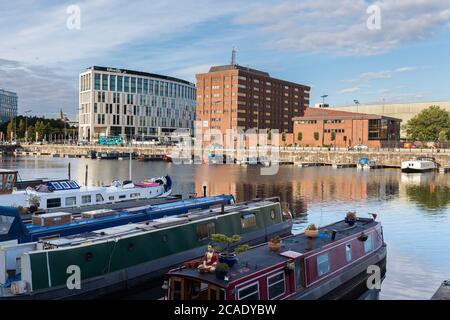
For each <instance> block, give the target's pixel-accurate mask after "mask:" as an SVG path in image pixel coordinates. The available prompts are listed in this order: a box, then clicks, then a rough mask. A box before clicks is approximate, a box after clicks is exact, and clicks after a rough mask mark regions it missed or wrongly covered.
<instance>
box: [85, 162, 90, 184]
mask: <svg viewBox="0 0 450 320" xmlns="http://www.w3.org/2000/svg"><path fill="white" fill-rule="evenodd" d="M88 169H89V167H88V165H86V171H85V173H84V186H85V187H87V181H88Z"/></svg>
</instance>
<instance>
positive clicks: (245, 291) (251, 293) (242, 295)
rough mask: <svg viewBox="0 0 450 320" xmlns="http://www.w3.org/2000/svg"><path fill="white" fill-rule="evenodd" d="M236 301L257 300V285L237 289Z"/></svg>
mask: <svg viewBox="0 0 450 320" xmlns="http://www.w3.org/2000/svg"><path fill="white" fill-rule="evenodd" d="M238 300H259V283H254V284H251V285H249V286H247V287H245V288H242V289H239V290H238Z"/></svg>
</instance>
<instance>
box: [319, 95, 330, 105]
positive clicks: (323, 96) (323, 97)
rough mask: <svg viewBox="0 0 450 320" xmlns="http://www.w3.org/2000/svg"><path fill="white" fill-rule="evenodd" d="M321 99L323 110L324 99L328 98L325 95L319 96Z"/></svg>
mask: <svg viewBox="0 0 450 320" xmlns="http://www.w3.org/2000/svg"><path fill="white" fill-rule="evenodd" d="M320 97H321V98H322V108H325V98H328V95H327V94H324V95H321V96H320Z"/></svg>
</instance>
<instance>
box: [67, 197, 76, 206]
mask: <svg viewBox="0 0 450 320" xmlns="http://www.w3.org/2000/svg"><path fill="white" fill-rule="evenodd" d="M75 205H77V197H68V198H66V206H75Z"/></svg>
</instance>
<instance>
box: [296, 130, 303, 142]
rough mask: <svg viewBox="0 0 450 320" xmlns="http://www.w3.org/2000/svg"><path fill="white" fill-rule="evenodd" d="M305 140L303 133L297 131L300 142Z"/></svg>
mask: <svg viewBox="0 0 450 320" xmlns="http://www.w3.org/2000/svg"><path fill="white" fill-rule="evenodd" d="M302 140H303V133H301V132H299V133H297V141H298V142H300V141H302Z"/></svg>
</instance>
